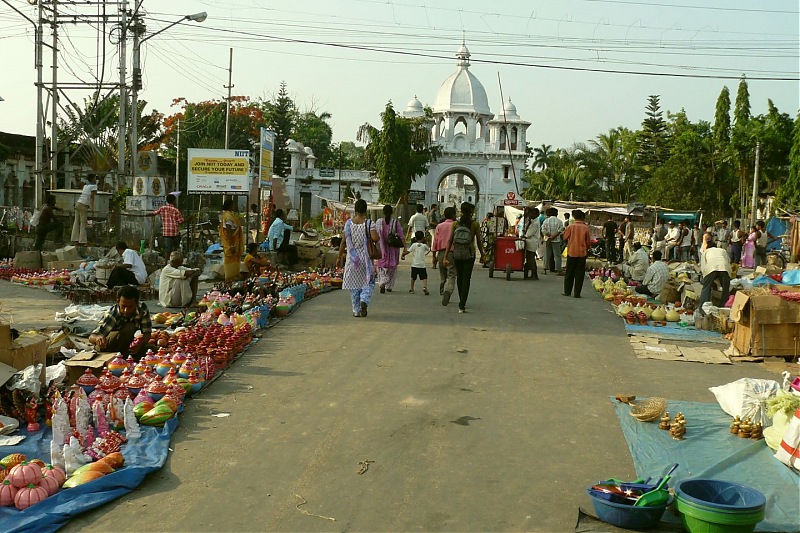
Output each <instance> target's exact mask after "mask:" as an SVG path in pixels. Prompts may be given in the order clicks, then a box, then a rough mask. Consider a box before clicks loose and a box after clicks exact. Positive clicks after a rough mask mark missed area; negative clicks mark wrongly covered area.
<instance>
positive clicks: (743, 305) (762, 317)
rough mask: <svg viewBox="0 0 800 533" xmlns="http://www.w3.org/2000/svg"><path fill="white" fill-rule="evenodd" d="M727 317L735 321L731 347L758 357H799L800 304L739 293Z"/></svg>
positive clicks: (769, 295) (766, 295)
mask: <svg viewBox="0 0 800 533" xmlns="http://www.w3.org/2000/svg"><path fill="white" fill-rule="evenodd" d="M789 290H800V289H789ZM730 316H731V320H734V321H735V322H736V327H735V329H734V332H733V345H734V346H735V347H736V349H737V350H739V351H740V352H742V353H745V354H750V353H752V355H754V356H759V357H761V356H784V357H786V356H797V355H798V354H800V303H797V302H790V301H787V300H784V299H782V298H779V297H778V296H773V295H771V294H763V295H758V296H748V295H747V294H745V293H744V292H743V291H739V292H737V293H736V297H735V298H734V300H733V306H732V307H731V315H730Z"/></svg>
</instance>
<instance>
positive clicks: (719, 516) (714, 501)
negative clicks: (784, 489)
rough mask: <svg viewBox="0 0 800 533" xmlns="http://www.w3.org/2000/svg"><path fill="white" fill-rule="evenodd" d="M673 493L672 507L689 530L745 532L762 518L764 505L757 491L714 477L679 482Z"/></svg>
mask: <svg viewBox="0 0 800 533" xmlns="http://www.w3.org/2000/svg"><path fill="white" fill-rule="evenodd" d="M675 494H676V496H677V498H676V500H675V508H676V509H677V510H678V512H680V514H681V520H682V522H683V525H684V527H685V528H686V530H687V531H689V532H690V533H725V532H730V533H749V532H751V531H753V530H754V529H755V527H756V524H758V523H759V522H760V521H761V520H763V519H764V512H765V508H766V505H767V499H766V498H765V497H764V495H763V494H761V493H760V492H759V491H757V490H755V489H753V488H751V487H748V486H746V485H740V484H738V483H730V482H728V481H720V480H716V479H687V480H684V481H681V482H679V483H678V484H677V485H676V486H675Z"/></svg>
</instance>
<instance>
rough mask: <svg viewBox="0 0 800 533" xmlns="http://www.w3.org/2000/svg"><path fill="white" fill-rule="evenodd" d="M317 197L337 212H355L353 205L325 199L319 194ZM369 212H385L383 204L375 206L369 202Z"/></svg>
mask: <svg viewBox="0 0 800 533" xmlns="http://www.w3.org/2000/svg"><path fill="white" fill-rule="evenodd" d="M315 196H316V197H317V198H319V199H320V200H325V202H327V204H328V206H330V207H331V208H333V209H336V210H337V211H347V212H348V213H352V212H353V204H352V203H346V202H340V201H338V200H331V199H330V198H325V197H324V196H320V195H318V194H317V195H315ZM367 211H383V204H374V203H371V202H367Z"/></svg>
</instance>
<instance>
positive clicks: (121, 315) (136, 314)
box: [89, 285, 153, 359]
mask: <svg viewBox="0 0 800 533" xmlns="http://www.w3.org/2000/svg"><path fill="white" fill-rule="evenodd" d="M139 300H140V295H139V289H137V288H136V287H133V286H131V285H126V286H124V287H122V288H120V289H119V292H118V293H117V303H116V304H115V305H113V306H112V307H111V309H109V310H108V311H106V313H105V314H104V315H103V318H101V319H100V322H99V323H98V324H97V328H95V330H94V331H92V333H91V335H89V342H90V343H92V344H93V345H94V346H95V348H96V349H98V350H101V351H106V352H120V353H121V354H122V355H124V356H127V355H132V356H133V357H134V358H136V359H139V358H141V356H142V355H143V354H144V353H145V349H146V347H147V344H148V342H150V334H151V332H152V331H153V324H152V322H151V321H150V311H148V309H147V304H145V303H144V302H141V301H139ZM137 330H138V331H141V332H142V337H141V340H140V341H139V342H138V343H137V344H136V345H135V346H134V347H133V348H131V343H132V342H133V340H134V335H135V334H136V331H137Z"/></svg>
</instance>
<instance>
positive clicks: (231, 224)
mask: <svg viewBox="0 0 800 533" xmlns="http://www.w3.org/2000/svg"><path fill="white" fill-rule="evenodd" d="M219 237H220V241H221V244H222V252H223V255H224V261H223V266H224V268H225V281H226V282H228V281H234V280H236V279H238V278H239V270H240V266H241V265H240V263H241V260H242V253H244V235H243V234H242V221H241V220H240V219H239V215H237V214H236V213H235V212H234V211H233V199H231V198H228V199H227V200H225V202H223V204H222V213H221V214H220V216H219Z"/></svg>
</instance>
